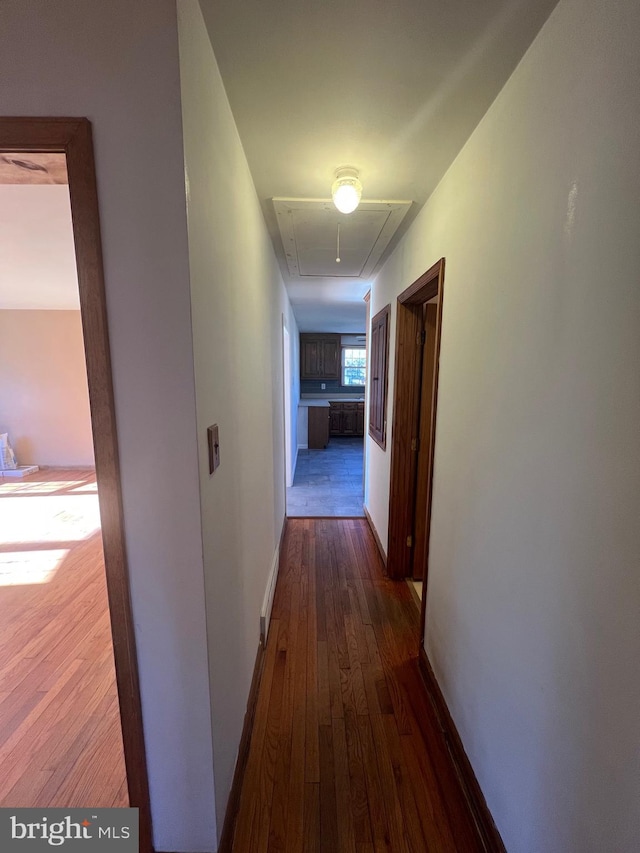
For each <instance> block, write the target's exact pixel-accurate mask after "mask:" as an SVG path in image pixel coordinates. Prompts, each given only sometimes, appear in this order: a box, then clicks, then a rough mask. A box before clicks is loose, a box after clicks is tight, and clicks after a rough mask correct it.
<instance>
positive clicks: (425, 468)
mask: <svg viewBox="0 0 640 853" xmlns="http://www.w3.org/2000/svg"><path fill="white" fill-rule="evenodd" d="M436 313H437V306H436V305H425V306H424V330H425V335H424V339H425V341H424V349H423V354H422V380H421V384H420V420H419V426H418V448H417V450H418V458H417V476H416V502H415V517H414V521H413V554H412V564H411V569H412V572H411V573H412V576H413V578H414V580H419V581H421V580H424V577H425V575H426V568H427V547H428V543H427V512H426V508H427V504H428V500H429V494H428V493H429V461H430V459H431V406H432V403H433V383H434V379H435V372H434V364H435V356H436Z"/></svg>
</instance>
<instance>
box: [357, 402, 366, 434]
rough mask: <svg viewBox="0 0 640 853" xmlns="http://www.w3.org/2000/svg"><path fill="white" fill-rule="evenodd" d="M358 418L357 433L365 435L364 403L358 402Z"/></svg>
mask: <svg viewBox="0 0 640 853" xmlns="http://www.w3.org/2000/svg"><path fill="white" fill-rule="evenodd" d="M356 419H357V427H356V433H357V435H364V403H358V410H357V412H356Z"/></svg>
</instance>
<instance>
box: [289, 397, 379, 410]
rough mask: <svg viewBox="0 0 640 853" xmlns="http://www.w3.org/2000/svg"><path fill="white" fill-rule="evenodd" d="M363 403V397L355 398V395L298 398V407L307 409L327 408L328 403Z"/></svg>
mask: <svg viewBox="0 0 640 853" xmlns="http://www.w3.org/2000/svg"><path fill="white" fill-rule="evenodd" d="M342 402H344V403H364V397H363V396H362V395H358V396H356V395H355V394H335V395H334V396H329V397H327V396H326V395H320V394H318V395H317V396H315V395H306V394H305V396H304V397H300V403H299V405H300V406H305V407H306V408H308V407H309V406H328V405H329V403H342Z"/></svg>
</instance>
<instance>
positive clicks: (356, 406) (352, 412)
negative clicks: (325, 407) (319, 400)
mask: <svg viewBox="0 0 640 853" xmlns="http://www.w3.org/2000/svg"><path fill="white" fill-rule="evenodd" d="M329 406H330V415H329V431H330V433H331V435H364V403H359V402H352V401H350V400H345V401H344V402H341V401H332V402H331V403H329Z"/></svg>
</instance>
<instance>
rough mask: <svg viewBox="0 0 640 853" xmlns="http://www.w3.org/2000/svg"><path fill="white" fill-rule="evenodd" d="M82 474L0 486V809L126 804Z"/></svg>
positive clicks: (92, 511)
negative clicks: (0, 807)
mask: <svg viewBox="0 0 640 853" xmlns="http://www.w3.org/2000/svg"><path fill="white" fill-rule="evenodd" d="M127 805H128V794H127V787H126V778H125V768H124V754H123V748H122V734H121V728H120V715H119V710H118V702H117V692H116V684H115V670H114V663H113V649H112V640H111V631H110V626H109V611H108V604H107V592H106V579H105V571H104V560H103V554H102V539H101V533H100V517H99V510H98V498H97V491H96V481H95V474H94V472H93V471H91V470H89V469H87V470H84V469H83V470H81V471H80V470H76V469H65V470H61V469H48V470H44V471H39V472H38V473H36V474H33V475H30V476H29V477H26V478H24V479H15V480H12V479H9V478H7V479H0V806H2V807H16V808H17V807H26V806H37V807H49V806H61V807H74V806H78V807H81V806H93V807H107V806H127Z"/></svg>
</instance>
